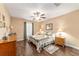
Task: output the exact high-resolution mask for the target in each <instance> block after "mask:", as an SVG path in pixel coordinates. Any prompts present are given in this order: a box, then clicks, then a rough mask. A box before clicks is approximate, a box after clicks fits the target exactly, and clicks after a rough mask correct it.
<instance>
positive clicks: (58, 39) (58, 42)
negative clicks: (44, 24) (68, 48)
mask: <svg viewBox="0 0 79 59" xmlns="http://www.w3.org/2000/svg"><path fill="white" fill-rule="evenodd" d="M55 45H60V46H63V47H64V45H65V38H64V37H55Z"/></svg>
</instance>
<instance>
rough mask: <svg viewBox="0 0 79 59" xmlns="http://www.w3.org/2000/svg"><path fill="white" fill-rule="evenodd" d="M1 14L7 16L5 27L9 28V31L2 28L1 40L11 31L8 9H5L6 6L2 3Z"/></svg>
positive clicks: (0, 5)
mask: <svg viewBox="0 0 79 59" xmlns="http://www.w3.org/2000/svg"><path fill="white" fill-rule="evenodd" d="M0 14H2V15H4V16H5V23H6V25H5V26H6V27H7V30H6V28H0V39H1V38H2V37H3V36H4V35H5V33H9V32H10V29H9V26H10V14H9V12H8V10H7V8H6V7H5V5H4V4H1V3H0ZM0 20H1V19H0Z"/></svg>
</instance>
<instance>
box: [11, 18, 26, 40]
mask: <svg viewBox="0 0 79 59" xmlns="http://www.w3.org/2000/svg"><path fill="white" fill-rule="evenodd" d="M24 22H25V20H24V19H22V18H17V17H11V26H12V27H13V28H12V32H15V33H16V34H17V41H20V40H23V39H24Z"/></svg>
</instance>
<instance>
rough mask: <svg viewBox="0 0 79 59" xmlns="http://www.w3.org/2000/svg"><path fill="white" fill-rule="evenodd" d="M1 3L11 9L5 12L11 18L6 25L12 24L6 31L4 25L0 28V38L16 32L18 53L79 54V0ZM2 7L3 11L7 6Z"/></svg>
mask: <svg viewBox="0 0 79 59" xmlns="http://www.w3.org/2000/svg"><path fill="white" fill-rule="evenodd" d="M0 5H1V7H2V6H3V5H4V7H6V8H5V9H7V11H8V12H6V13H5V14H8V13H9V14H8V15H7V16H6V18H8V20H7V21H5V22H6V27H8V28H9V26H10V28H9V29H8V30H7V31H6V30H5V28H4V29H2V28H0V39H1V37H2V36H7V35H8V33H10V32H11V33H12V34H14V33H16V34H15V35H16V37H17V38H15V39H16V51H17V52H16V55H18V56H59V55H61V56H73V55H74V56H78V55H79V43H78V42H79V36H78V35H79V31H78V30H79V26H78V24H79V23H78V22H79V20H78V19H79V4H78V3H11V4H9V3H6V4H0ZM1 7H0V8H1ZM2 8H3V7H2ZM1 10H2V12H4V8H3V9H0V11H1ZM3 14H4V13H3ZM3 18H4V17H3ZM0 27H1V26H0ZM3 27H5V26H3ZM3 30H4V31H3ZM3 32H4V34H3ZM14 41H15V40H14Z"/></svg>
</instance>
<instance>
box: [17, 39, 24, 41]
mask: <svg viewBox="0 0 79 59" xmlns="http://www.w3.org/2000/svg"><path fill="white" fill-rule="evenodd" d="M22 40H24V39H17V40H16V41H22Z"/></svg>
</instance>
